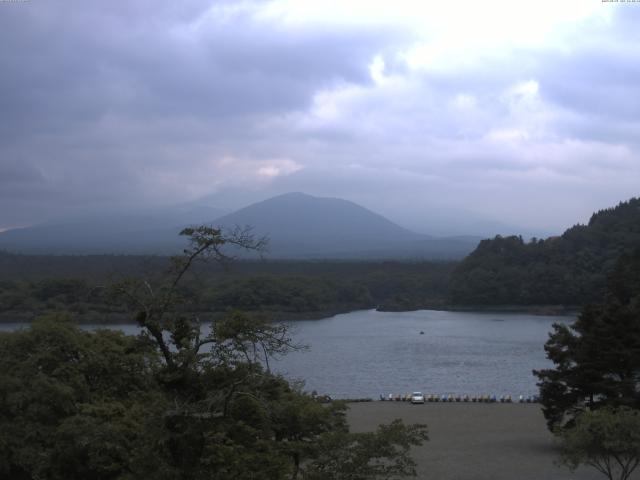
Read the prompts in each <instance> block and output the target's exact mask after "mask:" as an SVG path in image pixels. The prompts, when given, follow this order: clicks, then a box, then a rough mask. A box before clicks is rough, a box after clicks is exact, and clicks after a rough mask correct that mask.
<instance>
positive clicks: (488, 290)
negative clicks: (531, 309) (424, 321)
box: [450, 198, 640, 305]
mask: <svg viewBox="0 0 640 480" xmlns="http://www.w3.org/2000/svg"><path fill="white" fill-rule="evenodd" d="M638 247H640V199H639V198H632V199H631V200H629V201H627V202H622V203H620V204H619V205H618V206H616V207H613V208H608V209H605V210H601V211H599V212H597V213H595V214H593V215H592V217H591V219H590V220H589V223H588V224H587V225H575V226H573V227H571V228H570V229H568V230H567V231H565V232H564V233H563V234H562V235H561V236H559V237H550V238H547V239H546V240H532V241H530V242H525V241H524V240H523V239H522V237H501V236H497V237H495V238H494V239H492V240H483V241H482V242H480V244H479V245H478V247H477V248H476V249H475V251H474V252H473V253H471V254H470V255H469V256H468V257H467V258H465V259H464V261H462V262H461V263H460V264H459V265H458V267H457V268H456V269H455V271H454V273H453V276H452V279H451V283H450V288H451V291H450V292H451V293H450V295H451V299H452V301H453V303H456V304H470V305H506V304H513V305H534V304H538V305H542V304H547V305H548V304H564V305H583V304H586V303H590V302H595V301H599V300H600V299H601V297H602V295H604V292H605V283H606V277H607V274H608V273H609V272H611V270H612V269H613V267H614V265H615V262H616V260H617V259H618V258H619V257H620V256H621V255H622V254H625V253H630V252H631V251H633V250H634V249H635V248H638Z"/></svg>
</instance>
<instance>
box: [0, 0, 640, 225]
mask: <svg viewBox="0 0 640 480" xmlns="http://www.w3.org/2000/svg"><path fill="white" fill-rule="evenodd" d="M270 5H271V2H261V1H253V2H252V1H248V2H240V1H219V2H198V1H196V2H157V1H153V2H152V1H147V0H142V1H136V2H124V3H123V2H99V1H69V2H61V1H48V2H46V3H45V2H40V1H35V0H32V1H30V2H24V3H8V2H5V3H1V2H0V62H1V65H2V75H0V92H1V93H0V188H1V193H0V197H1V198H3V199H5V200H3V201H2V203H0V228H3V225H4V226H6V225H8V224H11V225H15V224H25V223H30V222H34V221H40V220H43V219H46V218H49V217H50V216H52V215H56V214H57V215H62V214H65V213H68V212H71V211H73V210H77V209H79V208H86V209H99V208H104V207H107V206H109V207H111V208H114V207H118V206H121V207H127V206H130V205H137V206H140V205H145V204H155V205H158V204H167V203H172V202H178V201H185V200H190V199H195V198H198V197H199V196H203V195H206V194H208V193H211V192H214V193H215V192H218V193H217V194H216V195H213V196H210V197H209V200H211V201H213V202H215V203H217V206H225V207H233V206H241V205H242V203H247V202H248V201H254V200H259V199H262V198H265V197H267V196H269V195H272V194H277V193H283V192H285V191H291V190H301V191H307V192H309V193H315V194H318V195H331V196H337V197H344V198H350V199H352V200H355V201H361V202H362V203H364V204H365V205H367V206H369V207H371V208H374V209H378V210H380V211H382V212H383V213H386V214H388V215H390V216H392V217H393V216H395V217H397V218H404V219H406V221H407V223H411V222H413V224H416V225H417V224H418V223H419V222H423V221H424V217H423V216H421V215H422V214H421V213H418V214H416V215H414V216H413V220H411V218H410V217H411V215H410V213H407V211H408V210H411V209H414V210H416V211H418V212H424V211H427V210H428V208H429V206H430V205H431V206H434V205H437V206H439V208H440V207H442V208H443V209H444V208H445V207H447V206H448V207H449V208H453V209H457V211H462V210H465V211H467V210H469V211H473V210H475V211H476V212H489V216H491V217H493V218H496V219H497V218H504V219H505V220H507V221H513V222H514V223H518V222H516V220H518V219H520V218H522V217H526V222H533V223H537V224H538V225H543V224H546V223H545V222H551V223H552V224H553V225H554V228H555V227H557V226H558V225H563V224H564V223H565V222H567V221H568V220H566V219H567V218H572V219H575V218H576V217H577V216H578V215H586V214H587V213H588V212H589V211H591V210H592V209H593V208H594V207H601V206H605V205H606V204H608V203H611V201H613V200H615V201H618V200H620V199H621V198H620V196H621V195H623V196H628V195H630V194H631V193H635V190H636V189H637V186H634V185H637V183H638V182H637V181H639V180H640V178H638V177H640V162H639V160H638V158H639V157H638V149H639V148H640V147H638V143H639V142H638V138H640V136H639V135H638V134H639V133H640V132H639V128H640V127H639V124H638V111H640V110H639V108H640V104H638V102H639V100H638V99H640V92H639V91H638V89H639V88H640V87H639V85H640V81H639V80H640V69H639V67H638V65H640V61H639V60H640V58H639V54H638V52H639V51H640V48H638V47H639V42H640V38H639V37H638V34H637V32H636V30H635V26H636V25H637V21H638V20H640V18H639V14H640V8H636V9H635V10H632V9H626V10H617V11H614V13H613V14H612V16H611V18H610V19H608V20H606V21H601V20H598V19H595V20H593V19H588V20H586V21H581V22H578V23H576V24H575V25H570V27H571V28H567V30H566V32H568V33H566V32H564V31H561V32H560V33H562V34H565V33H566V35H565V36H562V35H560V36H559V38H560V40H558V41H557V43H556V41H555V40H549V41H543V42H542V43H540V44H537V43H535V42H534V44H532V43H531V42H529V43H527V42H525V43H524V44H517V45H513V46H512V45H511V44H507V43H505V42H500V41H498V42H494V43H491V42H490V43H488V44H487V45H488V46H487V47H486V48H485V47H484V46H483V45H482V44H481V43H478V45H476V43H477V42H476V39H475V38H473V37H472V36H471V37H469V38H462V39H460V38H454V39H453V41H451V39H450V38H448V37H447V36H446V33H447V32H446V29H444V30H445V33H444V37H443V38H444V40H443V41H440V40H442V39H439V38H438V36H437V33H435V32H437V31H438V28H433V32H432V31H431V30H430V28H431V27H433V26H431V27H429V26H426V25H425V26H424V27H423V26H422V25H421V22H420V21H417V22H416V21H413V20H412V19H411V18H410V17H411V15H410V14H411V11H409V12H408V13H409V14H408V15H407V21H406V22H405V21H404V20H402V21H400V22H398V21H397V18H395V19H392V18H389V19H388V21H387V18H382V20H381V21H378V22H373V23H371V22H370V23H367V22H359V21H356V20H357V19H353V18H342V17H340V14H339V13H336V18H335V19H332V20H331V21H327V20H317V21H315V20H314V19H313V18H311V19H306V20H303V21H295V19H294V20H291V19H287V18H284V17H282V16H279V14H268V12H267V10H268V8H266V7H268V6H270ZM286 8H288V7H285V9H286ZM602 8H605V7H602ZM606 8H608V6H607V7H606ZM276 10H277V9H276ZM366 10H367V8H365V11H364V12H363V13H366ZM436 10H437V9H436ZM265 12H267V13H265ZM607 12H608V11H607ZM330 13H331V12H330ZM427 13H428V15H426V17H430V16H431V14H432V12H430V11H429V12H427ZM433 15H438V13H437V12H436V11H435V10H434V12H433ZM445 18H448V20H447V21H454V22H455V18H454V20H451V18H450V17H446V16H445ZM487 21H490V19H489V20H487ZM403 22H405V23H406V24H405V23H403ZM436 23H437V21H436ZM407 25H410V27H408V26H407ZM416 25H417V26H416ZM436 27H437V25H436ZM471 27H472V28H473V25H471ZM494 27H495V28H499V27H500V25H499V24H496V25H489V26H487V28H486V32H488V33H491V30H492V28H494ZM572 29H575V31H574V30H572ZM483 31H484V30H483ZM459 33H460V35H461V36H464V34H465V31H464V29H459ZM516 33H517V32H516ZM476 34H477V35H481V34H482V31H479V33H476ZM457 41H461V42H462V43H461V45H462V47H461V46H459V45H457V43H456V42H457ZM450 44H451V45H450ZM422 47H426V51H427V55H426V56H425V58H422V59H420V58H418V60H419V61H417V64H416V65H414V64H412V60H411V58H412V55H413V54H415V52H416V51H417V52H418V53H420V48H422ZM418 57H420V55H418ZM239 191H242V193H238V192H239ZM567 196H569V197H570V198H567ZM514 198H518V201H514V200H513V199H514ZM8 199H10V202H9V201H8ZM218 202H219V203H218ZM595 202H598V203H595ZM603 202H604V205H603ZM559 204H564V205H567V209H565V210H563V212H564V213H562V215H564V216H563V217H562V218H561V212H560V211H559V210H558V209H556V208H555V205H559ZM403 206H404V207H403ZM412 211H413V210H412ZM547 211H552V212H553V215H549V214H548V213H546V212H547ZM394 212H395V213H394ZM556 212H558V213H557V216H555V215H556ZM579 218H581V217H579Z"/></svg>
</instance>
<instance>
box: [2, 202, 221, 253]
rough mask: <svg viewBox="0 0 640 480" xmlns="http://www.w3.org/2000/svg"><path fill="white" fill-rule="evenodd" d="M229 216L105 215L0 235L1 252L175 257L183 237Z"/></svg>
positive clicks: (208, 212) (175, 212) (209, 210)
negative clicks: (192, 227) (196, 225)
mask: <svg viewBox="0 0 640 480" xmlns="http://www.w3.org/2000/svg"><path fill="white" fill-rule="evenodd" d="M224 213H226V212H224V211H222V210H220V209H217V208H213V207H208V206H194V205H176V206H170V207H166V208H162V209H160V208H158V209H149V210H139V211H129V212H125V213H114V212H107V213H100V214H95V215H91V216H89V215H85V216H79V217H75V218H66V219H61V220H58V221H52V222H48V223H44V224H40V225H35V226H32V227H26V228H16V229H13V230H8V231H6V232H2V233H0V249H5V250H8V251H12V252H19V253H38V254H40V253H54V254H91V253H127V254H131V253H136V254H145V253H174V252H176V251H178V249H179V248H180V240H179V238H178V233H179V232H180V230H181V229H182V228H183V227H184V226H186V225H189V224H194V223H205V222H207V221H210V220H211V219H212V218H215V217H217V216H220V215H222V214H224Z"/></svg>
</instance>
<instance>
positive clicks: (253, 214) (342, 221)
mask: <svg viewBox="0 0 640 480" xmlns="http://www.w3.org/2000/svg"><path fill="white" fill-rule="evenodd" d="M214 224H215V225H217V226H221V227H224V228H233V227H234V226H252V227H253V231H254V233H255V234H256V235H258V236H263V235H266V236H268V238H269V254H268V256H269V257H274V258H415V257H421V258H460V257H462V256H464V255H465V254H466V253H468V252H470V251H471V250H472V249H473V247H475V245H476V244H477V242H478V240H479V239H478V238H474V237H450V238H435V237H431V236H429V235H423V234H418V233H415V232H412V231H410V230H407V229H405V228H403V227H400V226H399V225H397V224H395V223H393V222H391V221H390V220H388V219H386V218H385V217H383V216H381V215H378V214H377V213H374V212H372V211H370V210H367V209H366V208H364V207H362V206H360V205H357V204H355V203H353V202H350V201H347V200H342V199H338V198H322V197H313V196H311V195H306V194H303V193H287V194H284V195H279V196H277V197H273V198H270V199H268V200H264V201H262V202H258V203H255V204H252V205H250V206H248V207H245V208H243V209H240V210H238V211H236V212H234V213H232V214H229V215H226V216H224V217H221V218H219V219H217V220H216V221H215V222H214Z"/></svg>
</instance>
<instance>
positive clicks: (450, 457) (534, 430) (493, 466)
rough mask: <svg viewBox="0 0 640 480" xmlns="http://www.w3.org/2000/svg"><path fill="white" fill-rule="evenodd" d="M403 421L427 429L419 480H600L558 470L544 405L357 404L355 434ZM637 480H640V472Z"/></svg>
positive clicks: (353, 407) (591, 472) (590, 472)
mask: <svg viewBox="0 0 640 480" xmlns="http://www.w3.org/2000/svg"><path fill="white" fill-rule="evenodd" d="M395 418H401V419H402V420H404V421H405V422H406V423H426V424H427V425H428V427H429V438H430V441H428V442H426V443H425V444H424V445H423V446H421V447H419V448H416V449H415V451H414V452H413V456H414V459H415V460H416V462H417V463H418V478H420V479H431V480H485V479H486V480H569V479H575V480H577V479H580V480H591V479H594V480H597V479H600V480H602V479H604V478H605V477H604V476H602V474H600V473H599V472H597V471H596V470H595V469H591V468H580V469H578V470H577V471H576V472H573V473H572V472H571V471H570V470H569V469H567V468H566V467H561V466H558V465H556V464H555V462H556V461H557V459H558V453H557V448H556V446H555V444H554V439H553V437H552V435H551V434H550V433H549V431H548V430H547V428H546V425H545V421H544V417H543V416H542V411H541V408H540V405H537V404H500V403H496V404H476V403H444V404H443V403H426V404H424V405H411V404H410V403H404V402H369V403H352V404H350V410H349V414H348V419H349V424H350V425H351V429H352V431H354V432H363V431H370V430H374V429H375V428H376V426H377V425H378V424H380V423H388V422H390V421H391V420H393V419H395ZM632 478H633V479H640V471H636V472H634V475H633V476H632Z"/></svg>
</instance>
